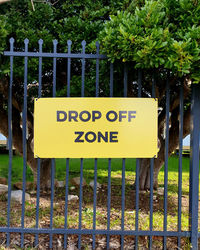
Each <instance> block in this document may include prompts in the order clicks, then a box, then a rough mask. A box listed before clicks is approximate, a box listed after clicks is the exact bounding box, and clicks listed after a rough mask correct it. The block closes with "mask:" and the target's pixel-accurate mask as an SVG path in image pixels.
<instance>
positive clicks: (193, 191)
mask: <svg viewBox="0 0 200 250" xmlns="http://www.w3.org/2000/svg"><path fill="white" fill-rule="evenodd" d="M199 97H200V86H199V85H197V84H194V85H192V102H191V104H192V105H191V113H192V117H191V122H192V123H191V125H192V126H191V128H192V131H191V143H190V146H191V155H190V190H189V202H190V203H189V228H190V231H191V239H190V240H191V245H192V249H195V250H196V249H198V207H199V138H200V98H199Z"/></svg>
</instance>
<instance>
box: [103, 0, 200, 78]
mask: <svg viewBox="0 0 200 250" xmlns="http://www.w3.org/2000/svg"><path fill="white" fill-rule="evenodd" d="M99 40H100V41H101V44H102V48H103V51H104V53H106V54H107V55H108V57H109V58H110V60H111V61H113V62H114V61H115V60H117V59H118V60H121V61H123V62H126V61H129V62H130V61H131V62H135V66H136V67H137V68H146V69H148V68H166V69H170V71H171V72H173V74H175V75H176V76H177V77H182V76H187V77H189V78H190V79H191V80H193V82H196V83H199V82H200V2H199V1H198V0H179V1H177V0H146V1H143V0H137V1H133V2H132V3H131V4H130V5H129V7H128V8H127V9H126V10H125V11H118V12H117V15H111V17H110V20H109V21H107V22H106V24H105V27H104V29H103V30H102V31H101V32H100V35H99Z"/></svg>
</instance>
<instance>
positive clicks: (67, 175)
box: [64, 158, 69, 249]
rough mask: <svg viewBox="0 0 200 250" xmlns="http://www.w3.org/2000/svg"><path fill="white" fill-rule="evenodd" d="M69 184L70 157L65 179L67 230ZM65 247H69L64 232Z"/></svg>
mask: <svg viewBox="0 0 200 250" xmlns="http://www.w3.org/2000/svg"><path fill="white" fill-rule="evenodd" d="M68 186H69V158H68V159H66V180H65V226H64V227H65V229H66V230H67V228H68V226H67V218H68V215H67V214H68V192H69V189H68ZM64 249H67V234H64Z"/></svg>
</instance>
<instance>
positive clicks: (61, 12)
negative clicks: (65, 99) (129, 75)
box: [0, 0, 131, 99]
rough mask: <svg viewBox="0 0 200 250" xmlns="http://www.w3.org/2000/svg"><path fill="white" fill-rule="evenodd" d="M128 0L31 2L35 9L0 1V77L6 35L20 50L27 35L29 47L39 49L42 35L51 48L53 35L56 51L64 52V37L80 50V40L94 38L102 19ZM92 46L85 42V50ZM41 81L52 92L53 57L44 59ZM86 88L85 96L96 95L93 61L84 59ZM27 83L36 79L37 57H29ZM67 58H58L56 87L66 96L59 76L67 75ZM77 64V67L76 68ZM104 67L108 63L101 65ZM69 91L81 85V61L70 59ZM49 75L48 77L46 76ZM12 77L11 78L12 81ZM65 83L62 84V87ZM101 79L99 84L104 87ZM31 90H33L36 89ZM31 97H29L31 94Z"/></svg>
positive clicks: (19, 64) (76, 92) (21, 0)
mask: <svg viewBox="0 0 200 250" xmlns="http://www.w3.org/2000/svg"><path fill="white" fill-rule="evenodd" d="M130 2H131V1H129V0H124V1H121V0H117V1H116V0H115V1H114V0H111V1H109V3H108V2H107V1H105V0H98V1H92V0H86V1H79V0H74V1H69V0H68V1H65V0H60V1H48V3H45V2H39V1H38V2H37V1H36V2H34V9H35V10H33V8H32V5H31V1H27V0H15V1H11V2H8V3H5V4H2V5H1V10H0V54H2V56H1V58H0V65H1V66H0V78H3V77H4V76H5V75H6V74H7V73H9V58H8V57H4V56H3V51H5V50H9V47H10V44H9V38H10V37H13V38H14V39H15V43H14V50H15V51H16V50H18V51H23V49H24V39H25V38H28V39H29V45H28V50H29V51H38V50H39V45H38V40H39V39H43V51H45V52H52V51H53V43H52V41H53V40H54V39H57V40H58V48H57V51H58V52H67V50H68V48H67V41H68V40H72V52H80V51H81V50H82V46H81V42H82V41H83V40H85V41H86V42H87V44H89V43H91V42H92V41H94V40H96V39H97V35H98V33H99V32H100V31H101V30H102V29H103V25H104V23H105V20H109V15H114V14H116V12H117V10H125V9H126V8H127V7H128V6H129V4H130ZM53 3H54V4H53ZM90 51H91V49H90V47H89V46H87V45H86V52H87V53H88V52H90ZM44 61H45V63H43V67H42V72H43V80H42V82H43V85H44V86H47V85H48V86H49V89H50V90H48V91H46V92H45V91H43V94H44V95H46V94H47V95H51V94H52V60H50V59H48V60H46V59H43V62H44ZM86 64H87V65H86V78H87V79H86V80H87V85H86V90H85V91H86V92H85V94H86V95H87V96H91V95H95V70H96V66H95V61H94V62H92V61H90V62H87V63H86ZM28 67H29V68H28V83H30V84H33V83H37V82H38V58H31V59H29V66H28ZM66 68H67V67H66V60H61V59H59V60H58V63H57V90H58V94H57V95H58V96H61V95H64V96H66V93H67V92H66V87H65V86H66V85H65V84H66V83H65V82H64V80H63V78H64V77H62V76H64V74H65V78H66ZM77 68H78V69H79V70H77ZM103 68H104V69H105V71H107V67H106V66H103ZM23 72H24V65H23V58H15V61H14V77H15V79H17V82H18V83H17V84H20V82H21V85H22V84H23ZM71 75H72V76H73V78H72V81H71V94H72V96H80V86H81V62H80V60H72V65H71ZM47 76H48V77H47ZM15 79H14V81H15ZM63 85H64V87H63ZM103 85H105V84H104V83H103V82H100V87H102V89H105V87H104V86H103ZM32 92H34V93H35V92H36V91H35V90H34V91H32ZM29 94H30V92H29ZM30 99H31V98H30Z"/></svg>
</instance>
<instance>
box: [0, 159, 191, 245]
mask: <svg viewBox="0 0 200 250" xmlns="http://www.w3.org/2000/svg"><path fill="white" fill-rule="evenodd" d="M178 161H179V159H178V157H170V158H169V165H168V170H169V171H168V216H167V221H168V226H167V230H172V231H174V230H175V231H176V230H177V226H178V222H177V221H178ZM111 163H112V165H111V169H112V173H111V185H112V186H111V215H110V216H111V221H110V225H111V229H116V230H117V229H120V228H121V183H122V179H121V176H122V171H121V170H122V159H112V161H111ZM135 165H136V161H135V159H127V160H126V188H125V230H130V229H134V228H135V191H134V190H133V189H132V184H133V183H134V180H135ZM12 166H13V168H12V183H15V182H19V181H22V171H23V159H22V158H21V157H19V156H14V157H13V165H12ZM65 169H66V160H65V159H57V160H56V179H57V180H65V175H66V173H65ZM69 169H70V178H72V177H75V176H79V175H80V159H70V167H69ZM182 169H183V173H182V214H181V215H182V217H181V222H182V230H186V231H187V230H188V210H189V207H188V206H189V203H188V201H189V158H183V165H182ZM107 170H108V159H98V177H97V181H98V182H99V183H100V184H101V185H102V186H101V189H100V191H99V193H98V194H97V214H96V226H97V229H106V226H107V225H106V223H107V181H108V178H107V177H108V171H107ZM7 172H8V156H7V155H1V156H0V176H1V177H7ZM83 176H84V178H85V180H86V182H87V183H88V184H89V182H90V181H91V180H93V179H94V159H84V161H83ZM32 180H33V176H32V173H31V171H30V169H29V168H28V169H27V181H32ZM158 182H159V186H160V187H163V186H164V170H163V168H162V169H161V171H160V173H159V180H158ZM69 194H74V195H78V196H79V187H75V189H73V190H72V189H70V184H69ZM163 201H164V197H163V194H162V193H159V192H156V191H155V192H154V204H153V209H154V213H153V229H154V230H163V219H164V207H163V203H164V202H163ZM0 203H1V204H0V210H1V211H0V212H1V215H0V226H5V225H6V202H5V199H4V198H3V197H2V199H1V202H0ZM35 204H36V195H35V194H34V193H33V195H32V199H31V201H30V202H27V203H26V213H25V215H26V218H25V226H26V227H34V226H35V214H36V208H35ZM1 205H2V206H1ZM78 207H79V202H72V203H69V206H68V227H70V228H77V227H78V218H79V213H78ZM64 208H65V188H63V189H56V190H55V199H54V219H53V223H54V227H56V228H63V227H64V222H65V217H64ZM20 214H21V206H16V205H15V206H13V207H12V209H11V224H12V226H14V225H15V226H20ZM49 221H50V193H41V198H40V226H41V227H49ZM92 226H93V190H92V188H91V187H90V186H86V187H84V188H83V208H82V227H83V228H87V229H91V228H92ZM139 229H140V230H149V192H142V193H140V195H139ZM146 242H147V240H146ZM186 243H187V240H185V241H184V243H183V244H186ZM142 244H143V245H145V244H147V243H144V242H143V243H142ZM154 244H157V245H158V247H159V246H162V240H160V239H158V240H154ZM168 244H171V243H170V242H168ZM157 245H156V246H157ZM169 248H171V247H170V245H169ZM158 249H159V248H158ZM185 249H187V248H185Z"/></svg>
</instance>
